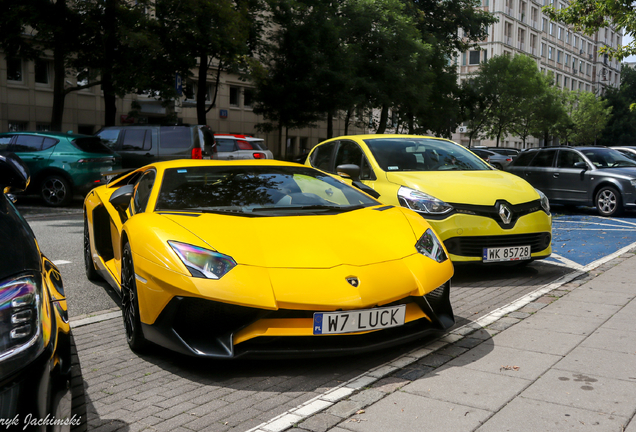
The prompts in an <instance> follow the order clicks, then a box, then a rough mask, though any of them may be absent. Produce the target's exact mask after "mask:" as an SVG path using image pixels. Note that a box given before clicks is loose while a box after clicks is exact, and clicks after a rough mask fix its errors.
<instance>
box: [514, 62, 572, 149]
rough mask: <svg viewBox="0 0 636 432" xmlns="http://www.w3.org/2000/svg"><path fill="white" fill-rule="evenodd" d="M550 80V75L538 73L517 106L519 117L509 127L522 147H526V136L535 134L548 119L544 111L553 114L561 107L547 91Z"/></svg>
mask: <svg viewBox="0 0 636 432" xmlns="http://www.w3.org/2000/svg"><path fill="white" fill-rule="evenodd" d="M551 81H552V79H551V78H550V77H548V76H544V75H541V74H539V79H537V80H533V81H532V82H531V83H530V87H529V88H528V96H527V97H526V99H525V102H524V103H522V104H521V106H520V107H519V111H518V112H519V117H518V119H517V121H516V122H514V123H513V124H512V125H511V127H510V129H511V131H512V132H513V133H514V134H515V135H517V136H518V137H519V138H521V141H522V142H523V146H522V148H525V147H526V141H527V139H528V137H529V136H532V135H535V133H537V131H539V130H540V127H541V125H542V124H543V122H544V121H545V120H548V119H547V118H546V114H545V113H546V112H550V113H552V115H554V114H555V111H557V110H558V108H560V107H561V104H559V103H558V100H557V99H556V98H554V95H553V93H551V92H550V91H548V89H549V87H550V84H551ZM532 87H534V88H532Z"/></svg>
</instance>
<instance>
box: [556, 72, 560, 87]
mask: <svg viewBox="0 0 636 432" xmlns="http://www.w3.org/2000/svg"><path fill="white" fill-rule="evenodd" d="M556 84H557V86H559V87H561V74H557V75H556Z"/></svg>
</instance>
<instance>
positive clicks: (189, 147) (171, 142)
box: [95, 125, 214, 168]
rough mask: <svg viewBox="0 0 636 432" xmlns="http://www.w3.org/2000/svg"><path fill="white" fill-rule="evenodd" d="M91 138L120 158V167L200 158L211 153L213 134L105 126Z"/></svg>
mask: <svg viewBox="0 0 636 432" xmlns="http://www.w3.org/2000/svg"><path fill="white" fill-rule="evenodd" d="M95 135H97V136H98V137H99V138H100V139H101V140H102V142H103V143H104V144H105V145H106V146H108V147H109V148H111V149H112V150H114V151H116V152H117V153H118V154H120V155H121V157H122V166H123V168H139V167H142V166H144V165H147V164H151V163H155V162H160V161H166V160H174V159H203V158H204V157H209V155H210V154H211V153H212V152H213V151H214V150H213V149H214V134H213V133H212V130H211V129H210V127H209V126H200V125H176V126H160V125H130V126H124V125H122V126H106V127H104V128H102V129H100V130H99V131H98V132H97V133H96V134H95Z"/></svg>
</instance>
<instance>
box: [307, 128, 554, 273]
mask: <svg viewBox="0 0 636 432" xmlns="http://www.w3.org/2000/svg"><path fill="white" fill-rule="evenodd" d="M307 164H308V165H311V166H313V167H314V168H318V169H321V170H324V171H326V172H329V173H333V174H337V173H344V174H345V175H347V174H346V172H344V171H345V170H347V171H349V170H348V169H347V165H355V166H356V167H357V168H358V172H359V174H357V173H356V172H355V171H354V172H353V173H351V174H350V175H349V177H350V178H351V180H352V181H353V184H354V185H359V186H365V187H366V188H372V192H374V193H376V194H377V196H378V199H379V200H380V201H382V202H383V203H385V204H389V205H396V206H403V207H407V208H410V209H412V210H415V211H416V212H417V213H419V214H420V215H421V216H422V217H423V218H425V219H426V220H427V221H428V222H429V223H430V224H431V226H432V227H433V228H434V229H435V231H436V232H437V234H438V235H439V237H440V239H441V240H442V241H443V242H444V245H445V246H446V249H448V252H449V253H450V257H451V259H452V260H453V262H454V263H460V262H483V263H490V262H502V261H509V262H522V263H528V262H530V261H531V260H535V259H542V258H546V257H548V256H549V255H550V254H551V252H552V249H551V246H550V244H551V239H552V218H551V215H550V205H549V202H548V200H547V198H545V196H544V195H543V194H542V193H541V192H539V191H537V190H536V189H534V188H533V187H532V186H530V184H528V183H527V182H526V181H523V180H521V179H519V178H518V177H516V176H514V175H511V174H508V173H506V172H504V171H499V170H496V169H494V168H492V167H491V166H490V165H488V164H486V163H485V162H484V161H483V160H482V159H480V158H479V157H478V156H476V155H475V154H473V153H471V152H470V151H468V150H467V149H466V148H465V147H463V146H461V145H459V144H456V143H454V142H452V141H449V140H445V139H440V138H434V137H426V136H416V135H354V136H343V137H338V138H333V139H330V140H327V141H324V142H322V143H320V144H318V145H317V146H316V147H314V149H313V150H312V152H311V153H310V155H309V159H308V161H307ZM358 175H359V178H358Z"/></svg>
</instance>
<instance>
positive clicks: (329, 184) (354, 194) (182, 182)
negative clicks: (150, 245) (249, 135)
mask: <svg viewBox="0 0 636 432" xmlns="http://www.w3.org/2000/svg"><path fill="white" fill-rule="evenodd" d="M378 204H379V203H378V202H377V201H375V200H374V199H372V198H370V197H368V196H367V195H365V194H363V193H362V192H360V191H358V190H357V189H355V188H353V187H351V186H349V185H347V184H345V183H344V182H341V181H339V180H336V179H335V178H333V177H331V176H329V175H327V174H324V173H322V172H320V171H317V170H314V169H312V168H308V167H284V166H224V167H219V166H203V167H187V168H171V169H167V170H166V171H165V173H164V175H163V181H162V184H161V189H160V191H159V197H158V198H157V204H156V206H155V211H195V212H210V213H231V214H238V215H245V216H276V215H285V216H288V215H290V214H299V215H300V214H316V213H319V214H322V213H341V212H345V211H351V210H356V209H359V208H362V207H368V206H374V205H378Z"/></svg>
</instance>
